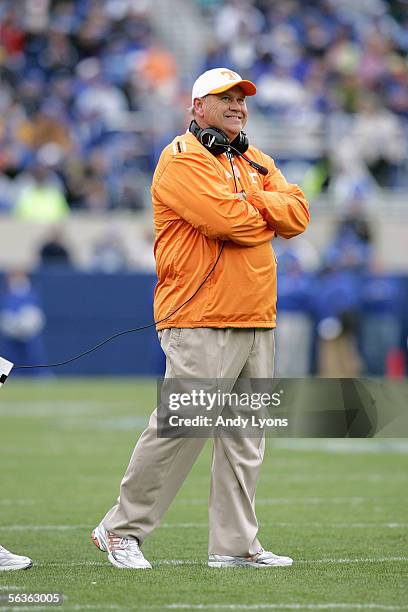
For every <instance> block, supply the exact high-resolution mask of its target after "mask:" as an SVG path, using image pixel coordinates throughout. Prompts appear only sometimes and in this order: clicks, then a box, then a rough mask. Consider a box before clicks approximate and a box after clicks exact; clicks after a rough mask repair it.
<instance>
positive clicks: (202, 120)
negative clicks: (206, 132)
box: [194, 86, 248, 141]
mask: <svg viewBox="0 0 408 612" xmlns="http://www.w3.org/2000/svg"><path fill="white" fill-rule="evenodd" d="M194 108H195V112H196V116H195V118H196V121H197V123H198V125H199V126H200V127H201V128H207V127H210V126H211V127H216V128H218V129H219V130H222V131H223V132H225V134H226V135H227V136H228V138H229V140H230V141H232V140H234V138H236V136H238V134H239V133H240V131H241V130H242V129H243V128H244V126H245V125H246V122H247V118H248V109H247V105H246V102H245V95H244V92H243V91H242V89H241V87H239V86H236V87H233V88H232V89H229V90H228V91H224V92H223V93H219V94H208V96H205V97H204V98H196V100H195V101H194Z"/></svg>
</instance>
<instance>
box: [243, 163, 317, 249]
mask: <svg viewBox="0 0 408 612" xmlns="http://www.w3.org/2000/svg"><path fill="white" fill-rule="evenodd" d="M264 157H265V158H266V160H268V166H267V167H268V169H269V173H268V175H267V176H266V178H265V181H264V186H263V190H261V189H259V187H258V186H257V185H253V186H251V187H250V188H249V189H248V190H247V192H246V196H247V199H248V201H249V202H250V203H251V204H252V205H253V206H255V207H256V209H257V210H258V211H259V212H260V213H261V215H262V217H263V218H264V219H265V221H266V222H267V224H268V226H269V227H270V228H271V229H273V230H275V232H276V234H277V235H278V236H283V238H292V237H293V236H297V235H298V234H301V233H302V232H304V231H305V229H306V227H307V225H308V223H309V205H308V203H307V200H306V198H305V196H304V194H303V192H302V190H301V189H300V188H299V187H298V186H297V185H294V184H291V183H288V182H287V181H286V179H285V177H284V176H283V174H282V173H281V172H280V170H278V169H277V168H276V166H275V164H274V162H273V160H272V159H271V158H270V157H268V156H264Z"/></svg>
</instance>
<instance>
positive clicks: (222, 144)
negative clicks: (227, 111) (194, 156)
mask: <svg viewBox="0 0 408 612" xmlns="http://www.w3.org/2000/svg"><path fill="white" fill-rule="evenodd" d="M188 129H189V131H190V132H191V133H192V134H194V136H195V137H196V138H197V140H198V141H199V142H201V144H202V145H203V147H205V148H206V149H207V150H208V151H210V153H212V154H213V155H215V157H218V155H221V153H224V152H225V150H226V149H227V148H228V147H231V148H232V149H233V150H234V149H236V150H237V151H238V152H239V153H245V151H246V150H247V149H248V147H249V140H248V136H247V135H246V134H245V132H240V133H239V134H238V136H237V137H236V138H234V140H233V141H232V142H230V141H229V140H228V137H227V135H226V134H225V132H223V131H222V130H220V129H218V128H216V127H208V128H204V129H201V128H200V126H199V125H198V123H197V121H196V120H195V119H193V120H192V122H191V123H190V125H189V128H188Z"/></svg>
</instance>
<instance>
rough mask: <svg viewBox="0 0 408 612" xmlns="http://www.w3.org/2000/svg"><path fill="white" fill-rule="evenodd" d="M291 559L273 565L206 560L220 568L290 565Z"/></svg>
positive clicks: (262, 567) (264, 567) (214, 566)
mask: <svg viewBox="0 0 408 612" xmlns="http://www.w3.org/2000/svg"><path fill="white" fill-rule="evenodd" d="M292 563H293V561H292V562H291V563H274V564H273V565H266V563H250V562H247V563H245V562H242V563H237V562H231V561H208V567H213V568H216V569H221V568H225V567H227V568H232V567H235V568H237V567H253V568H254V569H271V568H273V567H290V566H291V565H292Z"/></svg>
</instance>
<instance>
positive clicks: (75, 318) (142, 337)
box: [4, 269, 164, 376]
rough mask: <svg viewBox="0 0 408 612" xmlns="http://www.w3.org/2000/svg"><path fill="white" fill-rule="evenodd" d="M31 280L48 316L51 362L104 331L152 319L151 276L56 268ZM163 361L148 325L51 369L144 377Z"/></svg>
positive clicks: (158, 370) (105, 333)
mask: <svg viewBox="0 0 408 612" xmlns="http://www.w3.org/2000/svg"><path fill="white" fill-rule="evenodd" d="M32 280H33V285H34V287H35V290H36V292H37V294H38V296H39V298H40V302H41V305H42V307H43V310H44V312H45V314H46V318H47V323H46V327H45V330H44V333H43V336H44V342H45V349H46V356H47V359H48V360H49V362H56V361H58V362H59V361H63V360H65V359H67V358H69V357H70V356H73V355H76V354H78V353H80V352H82V351H84V350H86V349H87V348H88V347H90V346H93V345H95V344H97V343H98V342H100V341H101V340H103V339H104V338H106V337H107V336H110V335H113V334H115V333H117V332H120V331H122V330H125V329H131V328H134V327H138V326H141V325H148V324H149V323H152V322H153V305H152V304H153V291H154V286H155V284H156V277H155V276H154V275H150V274H115V275H106V274H83V273H78V272H76V271H69V270H61V269H58V270H54V271H47V272H41V273H37V274H35V275H33V276H32ZM4 356H5V357H7V355H4ZM163 364H164V358H163V353H162V350H161V348H160V344H159V342H158V339H157V333H156V331H155V328H154V327H152V328H150V329H147V330H144V331H141V332H137V333H132V334H127V335H125V336H122V337H120V338H117V339H116V340H114V341H113V342H109V343H108V344H106V345H105V346H104V347H102V348H101V349H99V350H98V351H95V352H94V353H92V354H91V355H88V356H86V357H84V358H82V359H80V360H78V361H75V362H73V363H71V364H68V365H65V366H63V367H60V368H58V369H56V370H55V373H58V375H81V374H83V375H96V374H98V375H101V374H102V375H103V374H107V375H118V374H121V375H130V374H137V375H140V376H143V375H152V374H159V373H161V372H162V371H163Z"/></svg>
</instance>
